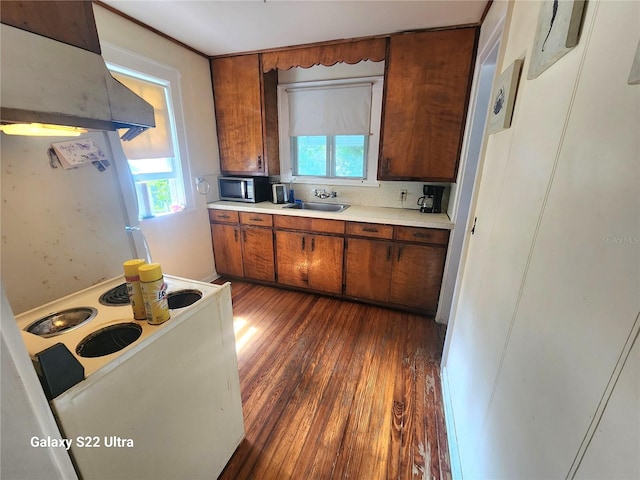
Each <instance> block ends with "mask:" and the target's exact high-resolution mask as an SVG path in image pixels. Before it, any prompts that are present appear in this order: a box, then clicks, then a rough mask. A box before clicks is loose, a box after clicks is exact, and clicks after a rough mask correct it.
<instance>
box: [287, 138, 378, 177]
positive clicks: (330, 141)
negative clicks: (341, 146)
mask: <svg viewBox="0 0 640 480" xmlns="http://www.w3.org/2000/svg"><path fill="white" fill-rule="evenodd" d="M315 136H318V137H324V138H325V144H326V147H327V150H326V151H327V163H326V166H327V170H326V175H325V176H324V177H322V178H327V179H331V180H357V181H360V180H363V179H366V178H367V174H368V171H367V164H368V162H367V159H368V157H369V138H370V136H368V135H349V136H354V137H364V161H363V173H364V175H363V176H362V177H346V176H342V177H339V176H336V149H337V147H336V137H339V136H344V135H315ZM289 140H290V143H291V145H290V147H291V172H292V175H294V176H295V177H313V178H320V177H318V176H313V175H301V174H300V173H297V174H296V173H295V172H297V171H298V169H299V160H298V155H297V153H296V152H297V150H298V148H297V147H298V137H289Z"/></svg>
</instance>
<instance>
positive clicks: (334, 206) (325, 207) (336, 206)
mask: <svg viewBox="0 0 640 480" xmlns="http://www.w3.org/2000/svg"><path fill="white" fill-rule="evenodd" d="M349 206H350V205H347V204H346V203H321V202H299V203H290V204H289V205H286V206H285V207H284V208H294V209H296V210H316V211H320V212H342V211H343V210H346V209H347V208H349Z"/></svg>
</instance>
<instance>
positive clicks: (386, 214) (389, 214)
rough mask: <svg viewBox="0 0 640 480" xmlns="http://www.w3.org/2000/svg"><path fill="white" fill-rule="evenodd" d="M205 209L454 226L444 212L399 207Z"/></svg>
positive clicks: (215, 205)
mask: <svg viewBox="0 0 640 480" xmlns="http://www.w3.org/2000/svg"><path fill="white" fill-rule="evenodd" d="M327 203H329V202H327ZM207 208H210V209H212V210H236V211H240V212H251V213H268V214H272V215H274V214H275V215H290V216H294V217H314V218H329V219H332V220H345V221H348V222H368V223H383V224H389V225H400V226H405V227H422V228H439V229H444V230H451V229H453V227H454V223H453V222H452V221H451V220H450V219H449V216H448V215H447V214H446V213H421V212H420V211H419V210H414V209H403V208H390V207H364V206H360V205H351V206H350V207H349V208H347V209H346V210H343V211H342V212H339V213H338V212H321V211H310V210H294V209H292V208H285V206H284V205H278V204H274V203H271V202H261V203H244V202H229V201H217V202H211V203H208V204H207Z"/></svg>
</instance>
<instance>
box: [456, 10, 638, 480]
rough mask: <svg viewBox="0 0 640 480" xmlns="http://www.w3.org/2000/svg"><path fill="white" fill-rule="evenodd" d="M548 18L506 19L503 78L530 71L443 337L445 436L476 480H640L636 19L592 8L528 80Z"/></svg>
mask: <svg viewBox="0 0 640 480" xmlns="http://www.w3.org/2000/svg"><path fill="white" fill-rule="evenodd" d="M539 7H540V2H513V4H512V5H511V6H510V9H511V11H510V15H509V16H508V19H507V22H508V26H507V28H508V30H507V32H508V33H507V37H506V42H505V44H504V49H503V62H502V63H501V64H500V63H499V65H498V71H504V70H505V69H506V68H507V67H508V66H509V65H510V64H511V63H512V62H513V61H514V60H515V59H517V58H525V64H524V69H523V78H522V79H521V80H520V84H519V90H518V96H517V100H516V106H515V111H514V117H513V123H512V127H511V128H510V129H508V130H505V131H503V132H500V133H498V134H495V135H492V136H490V138H489V140H488V143H487V148H486V153H485V157H484V167H483V171H482V180H481V184H480V188H479V191H478V193H477V204H476V210H475V213H474V214H472V215H475V216H477V217H478V222H477V226H476V233H475V235H474V236H473V237H471V240H470V241H469V244H468V252H467V257H466V262H465V265H464V270H463V273H462V278H461V281H460V283H459V289H458V290H459V296H458V299H457V302H456V304H455V305H454V310H453V315H452V318H451V321H450V324H449V329H448V332H447V339H446V344H445V353H444V356H443V382H444V383H445V389H446V392H447V397H448V398H447V399H446V401H447V403H448V406H449V413H450V417H449V421H448V428H449V436H450V439H451V441H456V442H457V449H458V452H459V460H460V466H461V475H462V476H464V477H466V478H524V477H527V478H560V477H573V476H574V475H576V472H577V476H582V477H590V476H592V477H597V476H598V472H600V473H602V472H607V474H608V476H610V478H614V475H615V476H616V477H617V478H638V476H639V475H640V465H639V462H638V456H637V452H638V451H640V441H639V438H638V435H637V432H638V431H639V430H640V413H639V412H640V405H638V392H637V388H636V390H635V392H634V390H633V385H637V379H635V380H633V372H637V366H636V367H634V366H633V359H634V358H637V353H635V357H634V356H632V357H629V360H628V361H627V357H628V355H629V352H630V351H631V350H630V345H631V344H632V342H633V340H634V339H635V338H636V337H637V334H638V328H639V323H638V322H639V321H638V315H639V312H640V295H639V292H640V267H639V266H640V251H639V248H638V246H639V243H640V195H639V188H638V178H640V136H639V135H638V132H639V131H640V88H638V86H630V85H627V77H628V75H629V71H630V69H631V62H632V59H633V56H634V53H635V49H636V46H637V44H638V37H639V36H640V22H638V19H639V18H640V4H639V3H638V2H624V1H602V2H598V1H590V2H588V3H587V7H586V13H585V18H584V25H583V31H582V34H581V38H580V43H579V44H578V46H577V47H576V48H574V49H573V50H572V51H571V52H570V53H568V54H567V55H566V56H564V57H563V58H562V59H560V60H559V61H558V62H557V63H556V64H554V65H553V66H552V67H551V68H550V69H549V70H547V71H545V72H544V73H542V74H541V75H540V76H539V77H538V78H536V79H533V80H526V73H527V69H528V66H529V61H530V58H529V56H530V51H531V48H532V45H533V41H534V35H535V29H536V24H537V16H538V11H539ZM636 350H637V347H636ZM634 368H635V370H633V369H634ZM630 369H631V371H629V370H630ZM618 379H620V382H618ZM616 382H618V383H616ZM634 382H635V383H634ZM609 399H611V402H609ZM601 419H602V421H601ZM616 422H617V423H616ZM612 425H618V426H619V427H620V429H615V428H612ZM621 444H623V445H624V446H625V448H624V449H623V450H614V447H615V445H621ZM600 462H603V463H600ZM596 464H597V468H596V467H595V466H594V465H596Z"/></svg>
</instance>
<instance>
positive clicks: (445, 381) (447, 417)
mask: <svg viewBox="0 0 640 480" xmlns="http://www.w3.org/2000/svg"><path fill="white" fill-rule="evenodd" d="M440 383H441V385H442V403H443V407H444V421H445V426H446V428H447V442H448V444H449V462H450V464H451V478H452V479H453V480H462V466H461V465H460V454H459V453H458V440H457V438H458V437H457V436H456V423H455V421H454V418H453V406H452V404H451V397H450V396H449V377H448V376H447V367H445V366H443V367H442V369H441V370H440Z"/></svg>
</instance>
